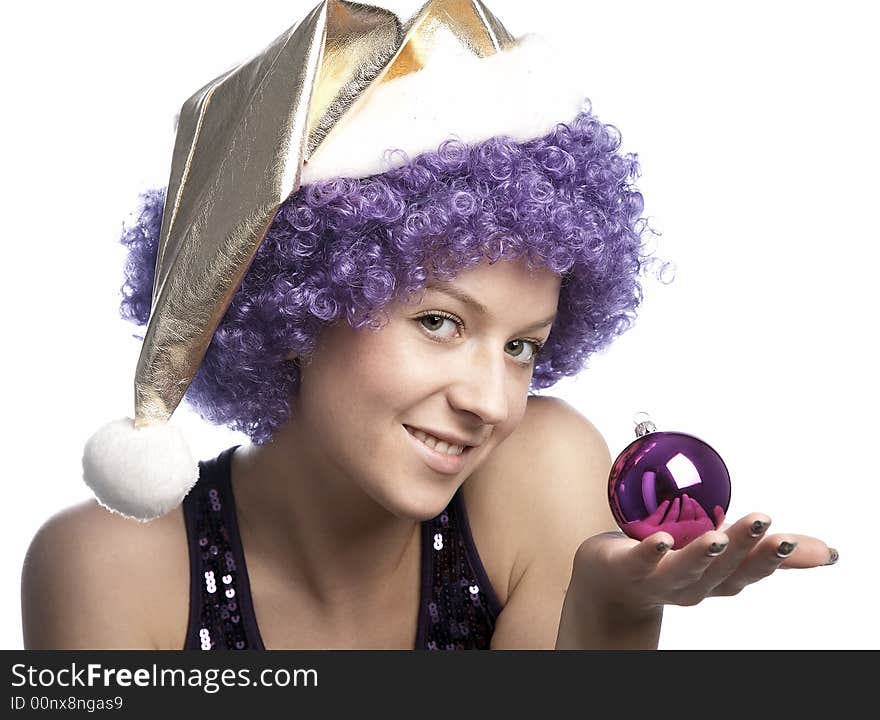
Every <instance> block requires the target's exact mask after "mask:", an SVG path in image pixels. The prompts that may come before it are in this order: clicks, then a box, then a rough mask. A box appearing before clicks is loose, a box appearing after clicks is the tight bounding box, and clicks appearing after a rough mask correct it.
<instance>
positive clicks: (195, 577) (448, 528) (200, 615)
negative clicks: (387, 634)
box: [183, 446, 501, 650]
mask: <svg viewBox="0 0 880 720" xmlns="http://www.w3.org/2000/svg"><path fill="white" fill-rule="evenodd" d="M236 447H237V446H236ZM234 451H235V447H232V448H229V449H227V450H224V451H223V452H222V453H221V454H220V455H219V456H217V457H216V458H214V459H213V460H207V461H203V462H201V463H199V481H198V482H197V483H196V485H195V487H194V488H193V489H192V490H191V491H190V493H189V495H187V497H186V499H185V500H184V503H183V510H184V518H185V522H186V529H187V536H188V543H189V549H190V573H191V578H190V618H189V628H188V630H187V639H186V645H185V646H184V649H187V650H198V649H201V650H263V649H265V648H264V646H263V641H262V638H261V637H260V631H259V628H258V627H257V622H256V616H255V614H254V610H253V604H252V602H251V597H250V587H249V580H248V576H247V568H246V567H245V563H244V556H243V552H242V548H241V539H240V536H239V533H238V524H237V518H236V516H235V502H234V498H233V497H232V487H231V483H230V475H229V465H230V458H231V456H232V453H233V452H234ZM420 603H421V606H420V608H419V625H418V631H417V635H416V649H419V650H487V649H489V645H490V642H491V640H492V633H493V632H494V629H495V621H496V619H497V617H498V614H499V613H500V612H501V605H500V603H499V601H498V598H497V595H496V594H495V591H494V589H493V588H492V585H491V583H490V582H489V579H488V576H487V575H486V571H485V569H484V567H483V564H482V562H481V560H480V557H479V554H478V553H477V549H476V546H475V544H474V541H473V536H472V535H471V530H470V524H469V522H468V518H467V512H466V510H465V507H464V502H463V500H462V493H461V490H460V489H459V491H458V492H456V494H455V496H454V497H453V498H452V500H451V501H450V503H449V505H448V506H447V507H446V509H445V510H444V511H443V512H442V513H440V515H438V516H437V517H435V518H433V519H431V520H427V521H425V522H423V523H422V564H421V599H420Z"/></svg>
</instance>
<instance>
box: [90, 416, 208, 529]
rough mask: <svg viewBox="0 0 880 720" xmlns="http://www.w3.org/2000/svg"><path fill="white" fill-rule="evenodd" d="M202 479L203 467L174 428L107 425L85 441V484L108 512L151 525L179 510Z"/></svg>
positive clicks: (126, 423) (165, 425)
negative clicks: (163, 516) (200, 471)
mask: <svg viewBox="0 0 880 720" xmlns="http://www.w3.org/2000/svg"><path fill="white" fill-rule="evenodd" d="M198 479H199V466H198V463H196V462H195V461H194V460H193V458H192V454H191V453H190V450H189V446H188V445H187V443H186V440H185V439H184V437H183V433H181V432H180V430H179V429H178V428H177V427H175V426H173V425H171V424H170V423H167V422H166V423H162V424H158V425H151V426H149V427H145V428H141V429H136V428H135V426H134V420H132V419H131V418H123V419H121V420H114V421H113V422H110V423H107V424H106V425H104V426H103V427H102V428H101V429H100V430H98V431H97V432H96V433H95V434H94V435H92V437H90V438H89V440H88V442H86V446H85V451H84V453H83V480H85V483H86V485H88V486H89V487H90V488H91V489H92V492H94V493H95V497H96V498H97V499H98V502H100V503H101V505H103V506H104V507H106V508H107V509H108V510H112V511H113V512H117V513H119V514H120V515H125V516H126V517H130V518H135V519H137V520H141V521H144V522H146V521H147V520H153V519H155V518H157V517H159V516H161V515H164V514H165V513H167V512H168V511H169V510H172V509H173V508H175V507H177V506H178V505H180V503H181V502H182V501H183V498H184V497H185V496H186V494H187V493H188V492H189V491H190V489H191V488H192V486H193V485H195V483H196V480H198Z"/></svg>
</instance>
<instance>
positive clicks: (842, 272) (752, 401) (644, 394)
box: [0, 0, 880, 649]
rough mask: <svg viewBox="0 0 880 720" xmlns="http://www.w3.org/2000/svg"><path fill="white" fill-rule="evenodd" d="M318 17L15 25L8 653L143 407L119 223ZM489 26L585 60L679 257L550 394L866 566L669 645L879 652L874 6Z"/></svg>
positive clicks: (623, 9) (164, 15)
mask: <svg viewBox="0 0 880 720" xmlns="http://www.w3.org/2000/svg"><path fill="white" fill-rule="evenodd" d="M315 1H316V0H308V1H295V0H290V1H287V2H270V1H268V0H249V1H248V2H246V3H244V2H227V1H221V0H211V2H206V1H199V2H186V3H181V2H170V1H168V0H162V1H159V0H154V1H153V2H151V3H149V4H148V5H145V4H143V3H133V2H117V3H106V4H105V3H100V2H94V1H93V2H85V1H82V2H77V3H62V2H53V3H47V2H33V3H17V4H16V6H15V9H14V10H9V9H6V10H4V11H3V12H4V14H5V17H4V18H3V19H2V23H0V25H2V27H3V30H2V35H3V37H2V42H0V54H2V57H0V67H2V68H3V69H2V73H3V90H2V93H3V98H4V99H3V109H2V113H0V123H2V128H0V138H2V143H3V152H2V159H3V160H2V161H3V172H2V177H0V183H2V185H3V187H2V192H0V197H2V203H3V208H2V219H3V231H4V236H3V249H4V263H3V280H4V282H3V283H2V286H0V287H2V290H0V292H2V302H0V308H2V310H0V311H2V313H3V329H4V336H5V337H4V342H3V347H4V351H3V354H2V360H0V362H2V365H3V367H2V377H3V397H4V409H5V412H4V413H3V419H2V423H3V427H2V433H3V437H4V439H5V443H6V452H5V458H4V464H5V472H4V477H5V482H6V493H7V498H8V502H7V503H6V504H5V506H4V507H3V511H2V519H3V521H2V523H0V548H2V553H3V557H2V561H3V564H4V567H6V573H7V580H6V583H5V584H4V590H3V592H2V593H0V603H2V607H0V618H2V621H0V647H5V648H20V647H21V646H22V640H21V626H20V621H19V617H20V614H19V613H20V607H19V578H20V571H21V563H22V560H23V557H24V553H25V550H26V548H27V545H28V543H29V541H30V538H31V537H32V536H33V534H34V532H35V531H36V530H37V528H38V527H39V525H40V524H41V523H42V522H43V521H44V520H45V519H46V518H48V517H49V516H50V515H51V514H52V513H54V512H56V511H57V510H59V509H61V508H64V507H67V506H68V505H71V504H73V503H76V502H79V501H81V500H84V499H87V498H88V497H89V492H88V489H87V488H86V487H85V486H84V485H83V484H82V482H81V480H80V472H81V469H80V458H81V450H82V446H83V444H84V442H85V440H86V439H87V438H88V436H89V435H90V434H91V433H92V432H93V431H94V430H95V429H96V428H97V427H98V426H100V425H101V424H103V423H104V422H106V421H108V420H110V419H113V418H116V417H122V416H125V415H131V413H132V377H133V373H134V368H135V363H136V359H137V353H138V341H137V340H135V339H133V337H132V333H133V332H134V331H135V328H133V327H132V326H129V325H127V324H125V323H123V322H122V321H121V320H120V319H118V315H117V313H118V301H119V287H120V284H121V282H122V262H123V259H124V254H123V250H122V248H121V246H119V245H118V244H117V239H118V237H119V232H120V228H121V223H122V222H123V220H125V219H126V218H127V217H128V213H129V212H130V211H131V210H132V209H133V207H134V205H135V200H136V196H137V193H138V192H139V191H140V190H142V189H144V188H147V187H156V186H160V185H164V184H166V183H167V172H168V164H169V161H170V153H171V148H172V143H173V118H174V115H175V113H176V112H177V110H178V108H179V106H180V105H181V103H182V102H183V100H185V99H186V98H187V97H188V96H189V95H190V94H191V93H192V92H193V91H194V90H196V89H197V88H198V87H201V86H202V85H203V84H204V83H205V82H206V81H208V80H210V79H211V78H213V77H215V76H217V75H218V74H220V73H221V72H223V71H224V70H226V69H227V68H228V67H230V66H232V65H234V64H236V63H237V62H239V61H241V60H244V59H246V58H247V57H249V56H251V55H252V54H254V53H256V52H258V51H259V50H261V49H262V48H263V47H264V46H265V45H266V44H268V43H269V42H270V41H271V40H272V39H274V38H275V37H276V36H277V35H278V34H279V33H280V32H281V31H282V30H284V29H285V28H286V27H288V26H289V25H292V24H293V23H294V22H296V21H297V20H298V19H300V18H301V17H302V16H303V15H304V14H305V13H306V12H307V10H308V9H310V6H311V5H313V4H314V2H315ZM386 4H387V5H389V6H391V3H386ZM398 5H400V6H403V7H407V8H409V9H413V8H414V7H415V6H416V5H417V3H416V2H400V3H398ZM489 5H490V7H491V8H492V10H493V11H494V12H495V13H496V14H497V15H498V16H499V17H500V18H501V19H502V21H503V22H504V23H505V25H506V26H507V27H508V28H509V29H510V30H511V32H513V33H514V34H515V35H519V34H522V33H524V32H538V33H542V34H544V35H547V36H549V37H550V38H551V39H553V40H554V41H556V42H559V43H562V44H564V45H566V46H568V47H569V48H571V49H572V50H574V51H575V52H576V54H577V57H578V58H579V63H580V69H579V72H580V73H581V76H582V78H583V86H584V91H585V95H588V96H589V97H590V99H591V100H592V103H593V109H594V112H595V113H596V114H597V115H598V116H599V118H600V119H601V120H603V121H604V122H607V123H612V124H614V125H616V126H617V127H618V128H620V130H621V132H622V136H623V151H625V152H637V153H638V154H639V158H640V162H641V165H642V173H643V176H642V178H641V180H640V181H639V187H640V189H641V190H642V192H643V194H644V196H645V200H646V213H647V214H648V215H649V216H650V217H651V223H652V226H653V227H654V228H656V229H658V230H660V231H662V233H663V236H662V237H661V238H659V240H658V242H657V243H656V244H655V247H656V249H657V252H658V254H659V255H661V256H663V257H667V258H670V259H673V260H674V261H675V262H676V265H677V277H676V280H675V281H674V282H673V283H672V284H671V285H662V284H660V283H658V282H656V281H650V280H649V281H646V299H645V303H644V305H643V308H642V309H641V312H640V318H639V320H638V323H637V325H636V327H635V328H634V329H633V330H631V331H630V332H629V333H628V334H627V335H625V336H624V337H622V338H620V339H619V340H618V341H617V342H616V343H615V344H614V345H613V346H612V347H611V349H610V350H609V351H608V352H607V353H606V354H604V355H602V356H600V357H597V358H595V360H594V361H593V363H592V365H591V368H590V369H589V370H588V371H587V372H585V373H584V374H582V375H581V376H580V377H578V378H577V379H572V380H566V381H564V382H562V383H560V384H558V385H557V386H555V387H554V388H552V389H550V390H549V391H547V393H548V394H553V395H559V396H561V397H564V398H565V399H567V400H568V401H569V402H570V403H572V404H573V405H575V406H576V407H577V408H578V409H579V410H580V411H581V412H582V413H583V414H584V415H586V416H587V417H588V418H590V419H591V420H592V421H593V422H594V423H595V424H596V425H597V427H598V428H599V429H600V430H601V431H602V433H603V434H604V436H605V438H606V439H607V441H608V443H609V445H610V447H611V449H612V453H613V454H616V453H617V452H619V451H620V450H622V449H623V447H624V446H625V445H626V444H627V443H628V442H629V441H630V439H631V438H632V424H631V418H632V416H633V414H634V413H635V412H636V411H639V410H647V411H649V412H650V413H651V414H652V415H653V417H654V419H655V421H656V422H657V423H658V426H659V428H660V429H668V430H672V429H676V430H683V431H686V432H691V433H693V434H696V435H698V436H700V437H702V438H704V439H705V440H707V441H708V442H710V443H711V444H712V445H713V446H715V447H716V449H717V450H718V451H719V452H720V453H721V455H722V456H723V457H724V458H725V460H726V461H727V464H728V466H729V468H730V470H731V474H732V477H733V500H732V504H731V508H730V512H729V517H730V518H736V517H740V516H741V515H743V514H745V513H748V512H750V511H762V512H766V513H768V514H769V515H770V516H771V517H772V518H773V520H774V524H773V529H774V530H786V531H792V532H801V533H807V534H813V535H816V536H818V537H821V538H823V539H824V540H826V541H827V542H828V543H829V544H830V545H832V546H834V547H836V548H837V549H838V550H839V551H840V562H839V563H838V564H837V565H836V566H834V567H823V568H818V569H814V570H793V571H784V572H777V573H776V574H775V575H773V576H771V577H770V578H768V579H767V580H765V581H763V582H761V583H759V584H757V585H754V586H752V587H750V588H747V589H746V590H745V591H744V592H743V593H741V594H740V595H739V596H737V597H734V598H712V599H709V600H707V601H705V602H703V603H701V604H700V605H698V606H696V607H691V608H679V607H671V608H668V609H667V611H666V617H665V620H664V625H663V631H662V636H661V648H668V649H672V648H878V647H880V629H878V621H877V619H876V614H875V613H876V607H877V606H878V589H880V582H878V575H877V567H878V563H877V560H876V557H877V550H876V549H875V548H874V546H873V545H874V543H875V542H876V541H875V537H876V533H875V532H874V531H873V512H874V508H875V507H877V506H878V503H880V491H878V475H880V473H878V462H877V459H876V454H877V450H878V443H877V441H876V428H877V427H878V424H877V415H876V414H877V412H878V403H877V383H876V359H875V356H874V351H875V349H876V339H877V322H876V319H875V314H876V310H877V302H876V299H875V292H874V290H873V288H874V285H875V282H876V281H875V277H876V268H877V264H878V263H877V261H878V251H877V244H878V229H877V228H878V225H877V220H876V218H875V217H874V213H875V208H876V203H875V198H876V195H877V192H876V191H877V167H878V140H877V137H876V132H877V127H878V113H877V110H878V103H877V99H876V96H877V75H876V69H877V67H878V58H877V56H876V52H875V51H873V50H871V47H872V46H874V47H876V43H875V40H876V37H875V36H876V28H877V23H876V18H875V17H873V16H872V15H873V11H872V10H870V9H869V8H870V7H871V4H870V3H856V2H838V3H835V4H833V5H832V4H830V3H813V2H809V3H808V2H774V3H766V2H756V1H754V0H750V1H748V2H746V1H740V2H738V3H735V4H728V5H726V6H725V7H721V6H720V5H719V4H716V3H702V2H687V3H685V2H669V1H667V2H664V3H656V2H635V1H629V2H623V1H621V0H618V1H617V2H614V3H600V2H586V3H582V2H567V1H566V2H564V1H562V0H542V2H540V3H533V2H528V3H527V2H511V1H510V0H495V1H494V2H491V1H490V2H489ZM561 119H562V118H561ZM175 419H176V420H177V421H178V422H180V423H182V424H183V425H184V426H185V430H186V432H187V433H188V434H189V436H190V437H191V438H192V445H193V449H194V451H195V453H197V455H198V456H199V457H209V456H212V455H214V454H216V453H217V452H219V451H220V450H221V449H223V448H224V447H226V446H228V445H230V444H232V443H234V442H241V441H242V439H243V436H237V435H233V434H232V433H230V432H227V431H224V430H220V429H216V428H212V427H210V426H208V425H206V424H204V423H202V421H201V420H199V419H198V418H197V417H195V416H193V415H189V414H187V411H186V410H185V409H183V410H181V411H179V412H178V413H177V414H176V415H175ZM150 561H151V559H150V558H145V557H134V558H132V562H133V563H143V562H150ZM181 591H182V592H183V591H185V589H184V588H182V589H181ZM59 602H63V598H59Z"/></svg>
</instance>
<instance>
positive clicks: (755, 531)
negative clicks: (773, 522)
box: [751, 520, 770, 538]
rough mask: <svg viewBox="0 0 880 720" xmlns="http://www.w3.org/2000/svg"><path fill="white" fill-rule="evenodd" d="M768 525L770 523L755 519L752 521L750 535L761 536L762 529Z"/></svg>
mask: <svg viewBox="0 0 880 720" xmlns="http://www.w3.org/2000/svg"><path fill="white" fill-rule="evenodd" d="M769 525H770V523H765V522H763V521H761V520H755V522H753V523H752V528H751V535H752V537H753V538H756V537H761V535H763V534H764V531H765V530H766V529H767V528H768V526H769Z"/></svg>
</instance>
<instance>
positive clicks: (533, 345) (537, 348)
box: [507, 340, 541, 365]
mask: <svg viewBox="0 0 880 720" xmlns="http://www.w3.org/2000/svg"><path fill="white" fill-rule="evenodd" d="M511 346H512V350H513V353H512V355H513V357H514V358H516V359H517V360H519V361H520V362H521V363H522V364H523V365H528V364H529V363H531V362H532V360H534V359H535V356H536V355H537V354H538V353H539V352H541V345H539V344H538V343H537V342H535V341H534V340H511V341H510V342H509V343H507V347H511ZM523 348H529V354H527V355H523V354H522V349H523Z"/></svg>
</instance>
